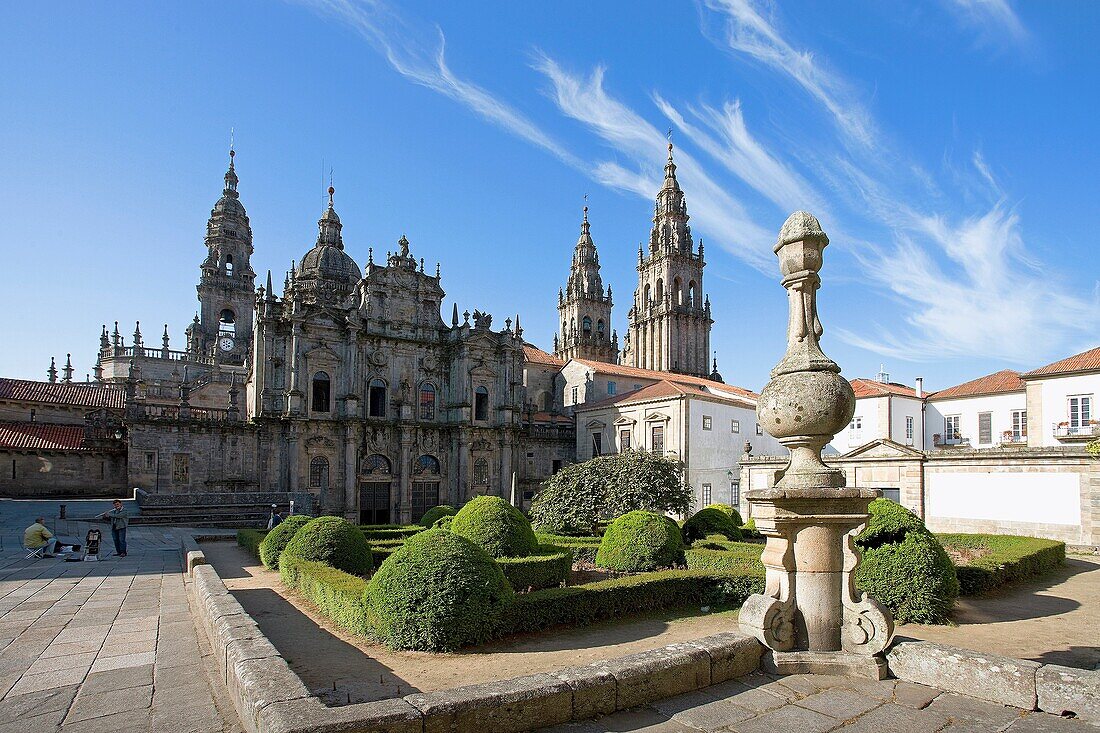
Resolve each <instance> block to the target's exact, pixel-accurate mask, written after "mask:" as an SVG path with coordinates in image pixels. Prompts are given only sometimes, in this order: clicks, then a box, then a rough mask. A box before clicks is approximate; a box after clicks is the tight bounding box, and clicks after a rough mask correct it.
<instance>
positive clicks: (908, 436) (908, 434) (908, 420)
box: [905, 415, 913, 445]
mask: <svg viewBox="0 0 1100 733" xmlns="http://www.w3.org/2000/svg"><path fill="white" fill-rule="evenodd" d="M905 443H906V445H913V416H912V415H906V416H905Z"/></svg>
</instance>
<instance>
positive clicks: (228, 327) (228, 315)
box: [218, 308, 237, 333]
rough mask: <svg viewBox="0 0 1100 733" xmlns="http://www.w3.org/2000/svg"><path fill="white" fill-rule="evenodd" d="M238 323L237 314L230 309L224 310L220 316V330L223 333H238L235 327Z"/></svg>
mask: <svg viewBox="0 0 1100 733" xmlns="http://www.w3.org/2000/svg"><path fill="white" fill-rule="evenodd" d="M236 321H237V314H236V313H234V312H233V311H231V310H230V309H229V308H224V309H222V312H221V313H220V314H219V315H218V330H219V331H221V332H222V333H233V332H234V331H236V326H234V325H233V324H234V323H236Z"/></svg>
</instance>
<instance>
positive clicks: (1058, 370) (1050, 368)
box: [1021, 346, 1100, 379]
mask: <svg viewBox="0 0 1100 733" xmlns="http://www.w3.org/2000/svg"><path fill="white" fill-rule="evenodd" d="M1088 371H1100V346H1097V347H1096V348H1095V349H1089V350H1088V351H1082V352H1081V353H1080V354H1074V355H1073V356H1070V357H1068V358H1066V359H1062V360H1061V361H1056V362H1054V363H1053V364H1047V365H1046V366H1041V367H1039V368H1038V369H1032V370H1031V371H1030V372H1024V373H1023V374H1022V375H1021V376H1022V377H1024V378H1025V379H1028V378H1030V377H1047V376H1052V375H1054V374H1071V373H1073V372H1088Z"/></svg>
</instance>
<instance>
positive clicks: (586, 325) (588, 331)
mask: <svg viewBox="0 0 1100 733" xmlns="http://www.w3.org/2000/svg"><path fill="white" fill-rule="evenodd" d="M581 330H582V331H584V335H585V336H591V335H592V319H591V318H589V317H588V316H585V317H584V318H582V319H581Z"/></svg>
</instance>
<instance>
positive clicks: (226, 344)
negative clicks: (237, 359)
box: [218, 336, 235, 351]
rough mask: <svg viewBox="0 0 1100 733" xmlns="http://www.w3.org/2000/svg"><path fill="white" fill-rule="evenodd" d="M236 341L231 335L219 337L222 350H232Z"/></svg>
mask: <svg viewBox="0 0 1100 733" xmlns="http://www.w3.org/2000/svg"><path fill="white" fill-rule="evenodd" d="M234 343H235V342H234V341H233V338H232V337H231V336H222V337H221V338H220V339H218V348H220V349H221V350H222V351H232V350H233V346H234Z"/></svg>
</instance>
